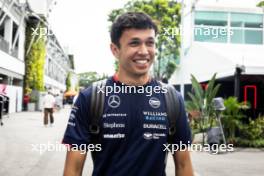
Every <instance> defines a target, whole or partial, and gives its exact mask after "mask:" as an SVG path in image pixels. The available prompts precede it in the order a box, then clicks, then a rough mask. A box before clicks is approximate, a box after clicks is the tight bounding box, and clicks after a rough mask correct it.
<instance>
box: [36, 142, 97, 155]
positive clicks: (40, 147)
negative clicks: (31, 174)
mask: <svg viewBox="0 0 264 176" xmlns="http://www.w3.org/2000/svg"><path fill="white" fill-rule="evenodd" d="M101 150H102V147H101V144H71V145H69V144H62V143H60V142H57V141H56V142H50V141H48V142H47V143H42V144H31V151H33V152H38V153H39V154H40V155H42V154H43V153H45V152H66V151H80V153H81V154H86V153H87V152H88V151H97V152H98V151H101Z"/></svg>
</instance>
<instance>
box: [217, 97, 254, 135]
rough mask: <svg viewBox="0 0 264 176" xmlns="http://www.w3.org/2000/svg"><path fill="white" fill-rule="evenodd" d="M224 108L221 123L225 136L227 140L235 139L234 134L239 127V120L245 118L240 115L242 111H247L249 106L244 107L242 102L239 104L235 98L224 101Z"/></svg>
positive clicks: (240, 123)
mask: <svg viewBox="0 0 264 176" xmlns="http://www.w3.org/2000/svg"><path fill="white" fill-rule="evenodd" d="M224 105H225V107H226V109H225V111H224V112H223V118H222V123H223V126H224V131H225V134H226V135H227V138H230V139H233V138H235V132H236V130H238V129H239V128H240V127H241V125H242V122H241V119H243V118H244V117H245V115H244V114H243V113H242V111H241V110H242V109H247V108H249V106H247V105H245V104H244V102H241V103H239V102H238V101H237V98H236V97H229V98H228V99H226V100H225V101H224Z"/></svg>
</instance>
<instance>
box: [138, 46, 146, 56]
mask: <svg viewBox="0 0 264 176" xmlns="http://www.w3.org/2000/svg"><path fill="white" fill-rule="evenodd" d="M138 54H140V55H147V54H148V48H147V47H146V45H144V44H143V45H141V46H140V48H139V50H138Z"/></svg>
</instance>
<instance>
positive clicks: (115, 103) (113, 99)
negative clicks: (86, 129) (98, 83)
mask: <svg viewBox="0 0 264 176" xmlns="http://www.w3.org/2000/svg"><path fill="white" fill-rule="evenodd" d="M120 103H121V100H120V97H119V96H117V95H111V96H110V97H109V98H108V106H110V107H111V108H117V107H119V106H120Z"/></svg>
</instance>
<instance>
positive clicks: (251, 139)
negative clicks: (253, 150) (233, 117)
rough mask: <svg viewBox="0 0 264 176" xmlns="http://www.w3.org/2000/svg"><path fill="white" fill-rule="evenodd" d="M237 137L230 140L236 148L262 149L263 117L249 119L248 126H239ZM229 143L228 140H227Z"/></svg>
mask: <svg viewBox="0 0 264 176" xmlns="http://www.w3.org/2000/svg"><path fill="white" fill-rule="evenodd" d="M239 133H240V135H239V137H235V138H233V139H232V143H234V144H235V146H238V147H257V148H258V147H264V117H258V118H257V119H255V120H252V119H249V123H248V124H241V125H240V127H239ZM229 141H230V139H229Z"/></svg>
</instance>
